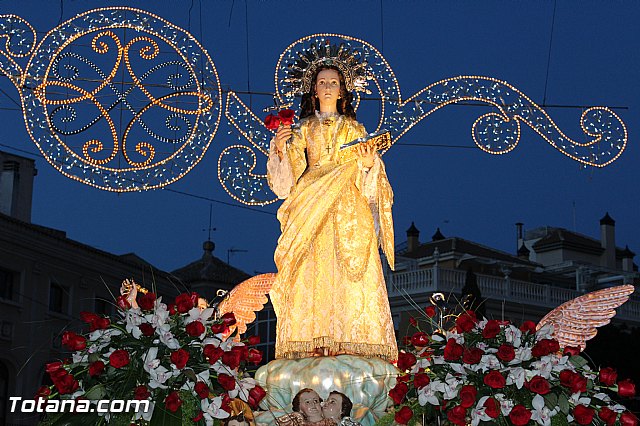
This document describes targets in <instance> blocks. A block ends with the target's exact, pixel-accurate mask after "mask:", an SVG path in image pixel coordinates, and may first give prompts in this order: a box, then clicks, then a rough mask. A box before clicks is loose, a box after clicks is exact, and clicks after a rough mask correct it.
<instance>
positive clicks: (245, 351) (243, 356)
mask: <svg viewBox="0 0 640 426" xmlns="http://www.w3.org/2000/svg"><path fill="white" fill-rule="evenodd" d="M231 352H238V353H239V354H240V361H246V360H247V358H249V348H248V347H247V346H245V345H238V346H234V347H233V348H231Z"/></svg>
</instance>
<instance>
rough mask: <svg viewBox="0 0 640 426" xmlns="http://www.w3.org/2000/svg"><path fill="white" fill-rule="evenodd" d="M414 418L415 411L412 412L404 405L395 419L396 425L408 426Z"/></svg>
mask: <svg viewBox="0 0 640 426" xmlns="http://www.w3.org/2000/svg"><path fill="white" fill-rule="evenodd" d="M412 417H413V411H412V410H411V408H409V407H407V406H406V405H403V406H402V408H400V409H399V410H398V411H397V412H396V415H395V417H394V419H395V421H396V423H398V424H401V425H406V424H407V423H409V420H411V418H412Z"/></svg>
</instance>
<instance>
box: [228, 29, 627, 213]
mask: <svg viewBox="0 0 640 426" xmlns="http://www.w3.org/2000/svg"><path fill="white" fill-rule="evenodd" d="M327 42H328V43H329V44H331V45H334V46H340V45H341V44H344V45H345V47H347V48H349V49H351V51H352V52H353V53H354V55H355V56H356V59H358V61H360V62H366V63H367V65H366V67H367V70H366V72H365V74H366V75H367V76H368V78H369V81H368V87H367V89H368V90H370V91H371V92H372V94H371V96H370V97H369V99H370V100H378V102H379V104H378V105H375V107H374V105H373V104H374V102H372V101H371V102H366V106H365V103H362V102H361V101H362V100H364V99H367V96H368V95H367V94H361V93H360V92H359V91H356V92H354V107H355V109H356V110H357V109H358V108H359V107H362V108H366V110H367V111H368V112H371V113H373V114H377V121H376V127H375V129H373V130H372V129H368V130H369V131H373V132H376V131H379V130H380V129H386V130H388V131H390V133H391V137H392V143H395V142H396V141H397V140H398V139H400V138H401V137H402V136H403V135H404V134H405V133H407V132H408V131H409V130H410V129H411V128H412V127H413V126H415V125H416V124H418V123H419V122H420V121H421V120H422V119H423V118H426V117H428V116H429V115H431V114H432V113H433V112H435V111H437V110H438V109H440V108H442V107H444V106H446V105H449V104H455V103H459V102H472V103H481V104H486V105H487V106H489V107H493V108H495V111H492V112H488V113H485V114H483V115H481V116H480V117H479V118H478V119H477V120H476V121H475V122H474V123H473V125H472V128H471V132H472V137H473V141H474V142H475V144H476V145H477V146H478V148H480V149H481V150H483V151H485V152H487V153H490V154H506V153H508V152H510V151H512V150H513V149H514V148H515V147H516V146H517V145H518V142H519V141H520V135H521V124H522V123H524V124H526V125H527V126H529V127H530V128H531V129H532V130H533V131H534V132H536V133H537V134H538V135H540V136H541V137H542V138H543V139H544V140H545V141H547V142H548V143H549V144H550V145H551V146H553V147H554V148H556V149H557V150H558V151H560V152H561V153H562V154H564V155H566V156H568V157H570V158H571V159H573V160H575V161H577V162H579V163H581V164H582V165H584V166H593V167H605V166H607V165H609V164H611V163H612V162H613V161H615V160H616V159H617V158H618V157H619V156H620V155H621V154H622V152H623V151H624V149H625V147H626V144H627V129H626V126H625V124H624V123H623V122H622V120H621V119H620V117H618V115H616V114H615V112H613V111H612V110H611V109H609V108H606V107H592V108H588V109H586V110H585V111H583V113H582V115H581V117H580V127H581V129H582V132H583V133H584V134H585V135H586V138H585V139H584V140H583V141H582V142H580V141H577V140H574V139H571V138H570V137H568V136H567V135H566V134H565V133H564V132H563V131H562V130H560V128H559V127H558V126H557V125H556V124H555V123H554V121H553V120H552V119H551V117H549V115H548V114H547V112H546V111H545V110H543V109H542V108H541V107H540V106H538V105H536V103H535V102H533V101H532V100H531V99H529V98H528V97H527V96H526V95H525V94H524V93H522V92H520V91H519V90H518V89H516V88H515V87H513V86H512V85H510V84H509V83H507V82H504V81H501V80H498V79H495V78H491V77H481V76H459V77H453V78H448V79H444V80H440V81H438V82H436V83H433V84H431V85H429V86H427V87H425V88H424V89H422V90H420V91H419V92H417V93H416V94H414V95H413V96H411V97H409V98H407V99H403V97H402V94H401V92H400V85H399V84H398V80H397V78H396V76H395V74H394V72H393V70H392V69H391V67H390V66H389V64H388V62H387V61H386V59H385V58H384V57H383V56H382V54H381V53H380V52H379V51H378V50H377V49H376V48H375V47H374V46H372V45H371V44H369V43H367V42H366V41H364V40H360V39H357V38H354V37H350V36H346V35H340V34H313V35H310V36H306V37H303V38H301V39H299V40H297V41H295V42H294V43H292V44H290V45H289V46H288V47H287V48H286V49H285V50H284V52H283V53H282V54H281V55H280V58H279V59H278V63H277V64H276V72H275V78H274V79H275V89H276V90H275V100H276V103H277V104H279V105H285V106H292V107H293V108H294V109H299V102H300V98H297V97H295V96H294V94H293V90H292V87H290V85H289V84H288V82H287V79H288V77H289V66H290V65H295V64H296V63H299V61H300V60H301V56H299V55H298V53H299V52H302V55H305V54H310V55H311V54H313V51H314V50H315V49H317V47H318V46H324V45H326V43H327ZM225 116H226V117H227V119H228V120H229V123H230V124H231V126H232V127H233V128H235V129H236V131H237V132H238V136H237V137H238V141H239V142H238V144H236V145H233V146H230V147H228V148H226V149H225V150H223V151H222V153H221V154H220V157H219V159H218V178H219V180H220V182H221V184H222V186H223V187H224V189H225V190H226V191H227V193H228V194H229V195H230V196H231V197H233V198H234V199H236V200H238V201H240V202H242V203H245V204H252V205H265V204H270V203H273V202H275V201H277V198H276V197H275V195H274V194H273V193H272V192H271V191H270V189H269V187H268V185H267V179H266V175H264V174H259V173H255V172H254V170H255V165H256V163H257V161H260V162H261V163H266V156H267V155H268V153H267V151H268V149H269V141H270V140H271V138H272V137H273V136H274V132H271V131H270V130H268V129H267V128H266V127H265V126H264V124H263V122H262V120H261V119H260V118H259V117H258V116H257V115H256V114H254V113H253V112H252V111H250V110H249V108H248V107H247V106H246V105H245V104H244V103H243V102H242V101H241V100H240V98H239V97H238V96H237V95H236V94H235V93H233V92H230V93H228V95H227V103H226V105H225ZM247 142H248V143H247ZM255 150H257V151H259V152H260V153H261V154H263V155H264V157H261V158H260V160H258V156H257V154H256V152H255Z"/></svg>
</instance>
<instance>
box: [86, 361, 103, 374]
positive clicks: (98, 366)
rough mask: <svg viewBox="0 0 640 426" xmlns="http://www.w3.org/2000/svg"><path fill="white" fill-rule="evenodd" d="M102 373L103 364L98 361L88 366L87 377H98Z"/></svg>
mask: <svg viewBox="0 0 640 426" xmlns="http://www.w3.org/2000/svg"><path fill="white" fill-rule="evenodd" d="M103 371H104V362H102V361H100V360H98V361H96V362H92V363H91V364H89V375H90V376H91V377H95V376H99V375H101V374H102V372H103Z"/></svg>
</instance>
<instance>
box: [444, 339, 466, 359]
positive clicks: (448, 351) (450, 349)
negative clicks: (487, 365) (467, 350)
mask: <svg viewBox="0 0 640 426" xmlns="http://www.w3.org/2000/svg"><path fill="white" fill-rule="evenodd" d="M463 352H464V348H463V347H462V345H460V344H458V342H456V339H454V338H451V339H449V340H447V344H446V345H445V346H444V360H445V361H457V360H459V359H460V357H461V356H462V353H463Z"/></svg>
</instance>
